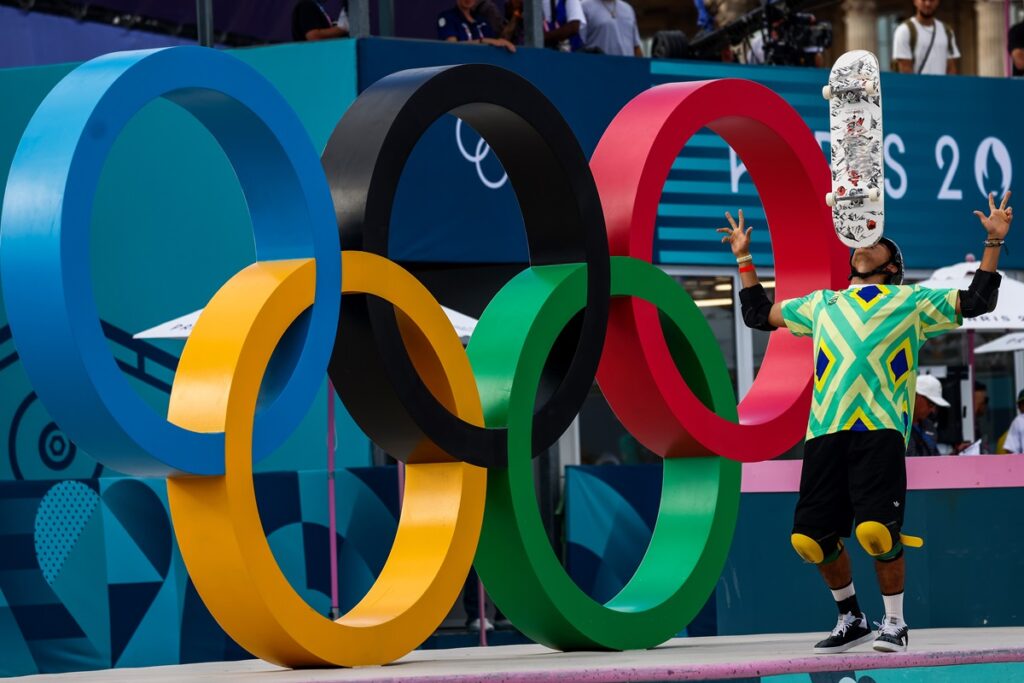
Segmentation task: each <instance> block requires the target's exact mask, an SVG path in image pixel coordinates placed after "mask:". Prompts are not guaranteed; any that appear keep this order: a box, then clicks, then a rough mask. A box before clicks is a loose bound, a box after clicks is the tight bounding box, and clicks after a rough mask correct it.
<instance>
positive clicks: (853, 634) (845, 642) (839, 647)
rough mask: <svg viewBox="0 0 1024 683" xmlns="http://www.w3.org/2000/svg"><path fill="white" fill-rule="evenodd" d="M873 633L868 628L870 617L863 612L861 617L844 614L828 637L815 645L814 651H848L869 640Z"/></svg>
mask: <svg viewBox="0 0 1024 683" xmlns="http://www.w3.org/2000/svg"><path fill="white" fill-rule="evenodd" d="M872 635H873V634H872V632H871V629H870V628H868V618H867V617H865V616H864V615H863V614H861V615H860V616H859V617H855V616H853V615H852V614H850V613H846V614H842V615H840V616H839V621H838V622H836V627H835V628H834V629H832V633H830V634H829V636H828V638H826V639H825V640H823V641H821V642H819V643H818V644H816V645H815V646H814V653H815V654H819V655H827V654H837V653H839V652H846V651H847V650H849V649H850V648H854V647H857V646H858V645H863V644H864V643H866V642H868V641H869V640H871V636H872Z"/></svg>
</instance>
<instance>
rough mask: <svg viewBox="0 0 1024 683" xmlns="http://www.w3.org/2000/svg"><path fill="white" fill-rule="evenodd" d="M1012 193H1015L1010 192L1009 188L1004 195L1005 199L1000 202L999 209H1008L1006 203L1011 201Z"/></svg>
mask: <svg viewBox="0 0 1024 683" xmlns="http://www.w3.org/2000/svg"><path fill="white" fill-rule="evenodd" d="M1011 194H1013V193H1012V192H1010V191H1009V190H1007V191H1006V194H1004V195H1003V201H1002V202H1000V203H999V209H1000V210H1001V211H1005V210H1006V205H1007V203H1009V201H1010V195H1011Z"/></svg>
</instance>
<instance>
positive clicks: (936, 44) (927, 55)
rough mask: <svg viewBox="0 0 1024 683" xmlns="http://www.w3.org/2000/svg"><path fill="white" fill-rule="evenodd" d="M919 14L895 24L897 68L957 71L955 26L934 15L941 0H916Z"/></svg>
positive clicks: (939, 73)
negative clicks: (948, 24) (950, 25)
mask: <svg viewBox="0 0 1024 683" xmlns="http://www.w3.org/2000/svg"><path fill="white" fill-rule="evenodd" d="M914 7H915V9H916V10H917V12H916V14H915V15H914V16H913V17H911V18H910V19H907V20H906V21H904V22H903V23H902V24H900V25H899V26H897V27H896V33H895V34H894V35H893V41H892V42H893V46H892V56H893V61H894V62H895V64H894V69H895V70H896V71H899V72H900V73H905V74H910V73H914V74H935V75H941V74H955V73H956V72H957V60H958V59H960V49H959V48H958V47H957V44H956V37H955V36H954V35H953V29H952V28H950V27H949V26H947V25H946V24H944V23H942V22H941V21H939V20H938V19H936V18H935V10H937V9H938V8H939V0H914Z"/></svg>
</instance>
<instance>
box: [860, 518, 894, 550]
mask: <svg viewBox="0 0 1024 683" xmlns="http://www.w3.org/2000/svg"><path fill="white" fill-rule="evenodd" d="M857 540H858V541H860V544H861V546H862V547H863V548H864V550H866V551H867V552H868V555H871V556H872V557H880V556H882V555H885V554H886V553H888V552H892V546H893V542H892V534H891V533H889V529H888V528H887V527H886V526H885V525H884V524H882V523H880V522H861V523H860V524H858V525H857Z"/></svg>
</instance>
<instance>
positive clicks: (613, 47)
mask: <svg viewBox="0 0 1024 683" xmlns="http://www.w3.org/2000/svg"><path fill="white" fill-rule="evenodd" d="M583 21H584V23H585V24H586V27H585V29H584V31H583V42H584V44H585V45H586V48H587V49H588V50H593V51H595V52H603V53H604V54H606V55H620V56H623V57H628V56H630V55H633V56H635V57H643V56H644V53H643V50H642V49H641V47H640V29H639V27H638V26H637V23H636V12H634V11H633V8H632V7H630V6H629V3H627V2H625V1H624V0H583Z"/></svg>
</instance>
